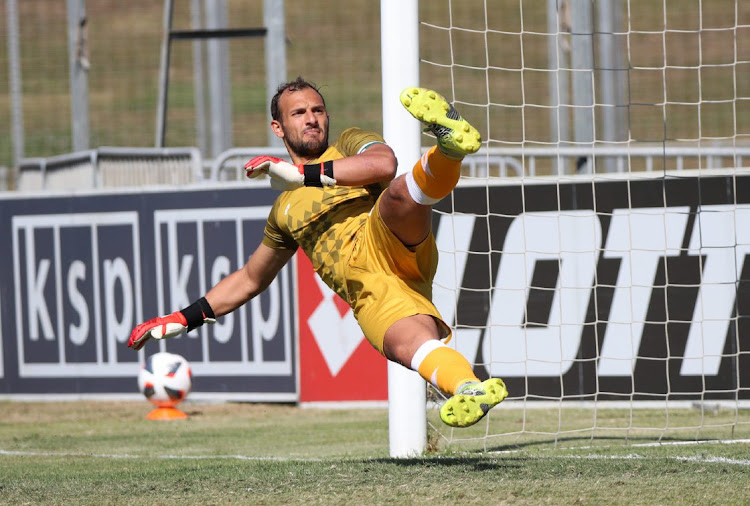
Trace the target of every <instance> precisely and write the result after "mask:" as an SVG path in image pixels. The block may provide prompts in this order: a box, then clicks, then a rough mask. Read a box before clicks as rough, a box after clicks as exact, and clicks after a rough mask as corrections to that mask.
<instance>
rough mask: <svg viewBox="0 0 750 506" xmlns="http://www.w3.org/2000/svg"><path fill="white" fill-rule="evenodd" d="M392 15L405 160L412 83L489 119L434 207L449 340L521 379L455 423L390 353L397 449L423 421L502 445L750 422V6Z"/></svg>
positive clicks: (423, 8) (483, 1)
mask: <svg viewBox="0 0 750 506" xmlns="http://www.w3.org/2000/svg"><path fill="white" fill-rule="evenodd" d="M381 23H382V31H381V35H382V47H381V52H382V69H383V111H384V113H383V114H384V116H383V120H384V121H383V122H384V125H383V129H384V134H385V137H386V139H388V141H389V143H391V144H392V145H393V147H394V149H395V151H396V154H397V156H398V157H399V159H400V160H412V159H415V158H416V156H418V153H419V150H420V141H419V139H418V137H416V136H415V135H418V134H415V130H416V129H417V128H418V126H416V125H415V124H414V123H415V122H414V121H409V119H410V118H409V117H408V116H406V115H405V114H403V111H401V106H400V104H399V103H398V100H395V99H394V97H397V96H398V94H399V92H400V90H401V89H402V88H404V87H406V86H412V85H418V84H419V81H420V78H421V85H422V86H427V87H430V88H433V89H437V90H438V91H440V92H441V93H443V94H444V95H445V96H446V97H447V98H448V99H449V100H450V101H452V102H454V103H455V104H456V105H457V107H458V108H459V110H460V111H461V113H462V114H463V115H464V117H466V118H467V119H469V120H470V121H471V122H472V123H474V124H475V125H476V126H477V127H478V128H479V130H480V131H481V132H482V135H483V139H484V141H485V142H484V144H483V149H482V150H481V151H480V153H479V154H478V155H477V156H475V157H472V159H471V160H470V163H469V161H467V162H466V163H465V164H464V168H463V175H464V177H463V178H462V180H461V182H460V184H459V187H458V188H457V190H456V191H455V192H454V193H453V195H452V196H451V197H449V198H446V199H445V200H444V201H443V202H441V203H440V204H439V205H437V206H436V208H435V219H434V224H435V229H436V239H437V243H438V249H439V250H440V255H441V257H440V264H439V267H438V274H437V277H436V280H435V285H434V297H435V303H436V305H437V306H438V308H439V309H440V310H441V313H442V314H443V316H444V318H445V319H446V321H447V323H448V324H450V325H451V326H452V328H453V330H454V338H453V341H452V345H453V346H455V347H456V348H457V349H458V350H459V351H461V352H462V353H463V354H464V355H465V356H467V358H468V359H469V360H470V361H471V362H472V363H473V365H474V366H475V371H476V372H477V374H478V376H480V378H483V377H487V376H500V377H503V378H504V379H505V380H506V383H507V384H508V387H509V392H510V397H509V399H508V400H507V401H506V402H505V403H504V404H503V405H501V406H500V407H498V408H497V409H495V410H493V411H491V412H490V415H489V416H488V417H486V419H485V420H483V421H482V422H481V423H480V424H478V425H479V426H478V427H474V428H471V429H464V430H448V429H447V428H446V427H445V426H442V425H441V424H440V423H439V419H438V418H437V417H436V414H435V413H434V412H433V411H434V410H431V409H428V410H427V411H428V412H427V416H426V417H425V415H424V414H423V413H421V414H419V415H417V414H415V412H414V411H413V408H414V405H420V406H419V407H420V408H421V398H420V397H419V395H420V392H424V391H425V389H426V388H425V383H424V382H423V381H421V380H420V379H419V378H418V377H416V375H415V374H411V373H407V372H404V371H403V370H402V368H401V369H398V368H396V367H391V368H389V402H390V414H389V420H390V438H391V445H390V450H391V455H392V456H395V457H404V456H412V455H415V454H419V453H421V452H423V451H424V450H425V449H426V448H427V436H426V434H425V429H424V427H425V424H426V423H427V424H428V425H429V426H430V427H431V429H430V430H431V431H432V433H431V435H430V437H431V438H432V437H433V436H435V439H434V440H437V441H438V442H443V443H446V444H448V445H453V444H455V445H456V447H459V448H479V449H483V450H486V451H487V450H490V451H491V450H493V449H498V448H502V447H503V446H502V445H504V444H505V443H507V442H508V441H510V442H512V444H518V443H519V442H522V441H530V440H534V438H544V439H547V440H549V439H553V440H554V441H560V440H562V439H565V440H568V441H571V440H577V439H583V440H592V439H595V438H610V439H611V438H615V439H621V440H624V441H633V440H636V439H641V438H644V439H647V440H648V439H657V440H662V439H664V438H669V437H674V438H678V439H679V438H682V439H685V438H704V439H706V438H725V437H730V438H731V437H734V438H737V437H743V436H745V437H746V434H747V433H748V430H750V416H748V414H747V413H746V412H745V411H743V409H744V408H746V407H747V406H748V403H749V402H750V401H748V400H749V399H750V376H749V374H748V370H750V345H748V343H747V339H741V336H743V335H745V334H747V333H748V332H750V329H749V328H748V326H747V320H748V315H750V297H749V296H748V286H750V261H748V259H749V258H750V232H748V230H750V170H748V169H747V168H744V167H748V166H750V165H749V164H748V156H749V155H750V120H749V119H748V118H750V87H748V85H747V83H748V82H750V7H748V6H746V5H744V4H743V2H741V1H740V0H694V1H693V0H690V1H685V2H675V1H671V0H663V1H656V2H654V1H650V0H649V1H645V0H600V1H593V0H548V1H547V2H521V1H519V0H494V1H488V0H471V1H458V0H434V1H430V2H422V3H421V4H420V3H419V2H418V0H398V1H396V0H382V1H381ZM424 144H425V145H426V144H428V142H427V141H426V140H425V141H424ZM482 155H484V156H485V157H486V158H485V163H482V162H481V160H482V158H481V157H482ZM477 157H479V161H477ZM405 165H408V163H406V164H402V167H401V169H402V170H406V169H408V168H409V167H406V166H405ZM509 169H510V170H509ZM432 404H433V403H429V404H428V405H432ZM539 407H544V408H546V412H545V414H543V415H541V414H538V413H539V410H537V409H536V408H539ZM643 407H648V408H651V409H647V410H641V409H640V408H643ZM623 408H624V409H623ZM615 413H616V414H615ZM425 419H427V422H425ZM434 440H433V441H434Z"/></svg>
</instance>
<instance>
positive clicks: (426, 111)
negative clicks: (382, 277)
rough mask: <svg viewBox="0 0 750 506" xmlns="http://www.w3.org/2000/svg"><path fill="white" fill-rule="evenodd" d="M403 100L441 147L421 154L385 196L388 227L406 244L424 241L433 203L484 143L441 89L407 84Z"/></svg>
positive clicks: (383, 213)
mask: <svg viewBox="0 0 750 506" xmlns="http://www.w3.org/2000/svg"><path fill="white" fill-rule="evenodd" d="M401 103H402V104H403V106H404V107H405V108H406V110H407V111H409V113H410V114H411V115H412V116H414V117H415V118H416V119H418V120H419V121H421V122H422V123H423V124H424V125H425V127H426V129H427V130H429V131H431V132H432V133H433V134H435V137H436V139H437V146H435V147H433V148H432V149H430V150H429V151H428V152H427V153H425V154H424V155H423V156H421V157H420V159H419V160H418V161H417V163H416V164H415V165H414V167H413V169H412V170H411V171H410V172H408V173H406V174H404V175H402V176H400V177H398V178H397V179H396V180H394V181H393V182H392V183H391V184H390V185H389V186H388V189H387V190H386V192H385V194H384V195H383V198H381V199H380V214H381V216H382V218H383V221H384V222H385V224H386V226H387V227H388V228H389V229H390V230H391V232H393V234H394V235H395V236H396V237H398V238H399V239H400V240H401V242H403V243H404V244H406V245H407V246H414V245H416V244H419V243H420V242H422V241H423V240H424V239H425V237H427V235H428V234H429V232H430V227H431V221H430V220H431V213H432V205H433V204H435V203H437V202H439V201H440V200H441V199H443V198H444V197H446V196H447V195H449V194H450V193H451V192H452V191H453V188H455V186H456V184H457V183H458V179H459V177H460V174H461V160H462V159H463V157H464V156H465V155H467V154H470V153H475V152H476V151H477V150H478V149H479V147H480V145H481V136H480V134H479V132H478V131H477V130H476V128H474V127H473V126H471V125H470V124H469V122H468V121H466V120H464V119H463V118H461V115H460V114H459V113H458V111H457V110H456V109H455V108H454V107H453V106H452V105H450V104H449V103H448V102H447V101H446V100H445V99H444V98H443V97H442V96H440V95H439V94H438V93H436V92H434V91H431V90H427V89H424V88H407V89H405V90H404V91H403V92H402V93H401Z"/></svg>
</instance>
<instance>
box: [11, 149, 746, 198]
mask: <svg viewBox="0 0 750 506" xmlns="http://www.w3.org/2000/svg"><path fill="white" fill-rule="evenodd" d="M258 155H271V156H278V157H280V158H288V154H287V152H286V150H285V149H284V148H279V147H253V148H234V149H230V150H227V151H224V152H223V153H221V154H220V155H219V156H217V157H216V158H215V159H214V160H205V161H204V160H202V158H201V155H200V151H199V150H198V149H197V148H194V147H188V148H111V147H102V148H99V149H95V150H89V151H80V152H76V153H70V154H66V155H61V156H54V157H50V158H26V159H23V160H21V163H20V165H19V167H18V173H17V178H16V182H15V187H16V189H18V190H44V189H59V190H66V189H69V190H79V189H85V188H101V187H118V186H144V185H160V184H165V185H180V184H188V183H192V182H200V181H206V180H208V181H243V182H245V183H248V184H254V185H267V184H268V182H267V180H266V178H260V179H258V180H248V179H246V178H245V171H244V166H245V163H246V162H247V160H249V159H250V158H253V157H255V156H258ZM746 160H750V146H747V147H746V146H741V147H738V146H710V147H677V146H633V147H627V146H606V147H601V146H588V147H568V146H555V147H531V148H529V147H510V148H485V149H483V150H482V151H480V152H479V153H477V154H474V155H470V156H467V157H466V158H465V159H464V163H463V174H464V175H465V176H469V177H475V178H494V177H498V178H506V177H508V178H517V177H537V176H561V175H569V174H591V173H596V174H603V173H629V172H655V171H662V170H670V171H671V170H677V171H680V170H686V169H707V170H711V169H720V168H739V167H742V166H743V163H744V162H745V161H746Z"/></svg>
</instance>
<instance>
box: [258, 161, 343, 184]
mask: <svg viewBox="0 0 750 506" xmlns="http://www.w3.org/2000/svg"><path fill="white" fill-rule="evenodd" d="M245 172H246V175H247V177H249V178H250V179H254V178H256V177H258V176H261V175H263V174H268V175H269V176H270V177H271V188H273V189H274V190H281V191H289V190H296V189H297V188H300V187H302V186H316V187H319V188H322V187H324V186H335V185H336V180H335V179H334V178H333V162H332V161H327V162H322V163H314V164H309V165H302V164H300V165H292V164H291V163H289V162H286V161H284V160H282V159H281V158H276V157H275V156H256V157H255V158H253V159H252V160H250V161H249V162H247V163H246V164H245Z"/></svg>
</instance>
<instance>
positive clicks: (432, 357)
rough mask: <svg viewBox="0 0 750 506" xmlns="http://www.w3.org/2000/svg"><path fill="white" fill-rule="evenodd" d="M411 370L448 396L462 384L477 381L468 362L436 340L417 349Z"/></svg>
mask: <svg viewBox="0 0 750 506" xmlns="http://www.w3.org/2000/svg"><path fill="white" fill-rule="evenodd" d="M411 368H412V369H413V370H415V371H417V372H419V375H420V376H422V377H423V378H424V379H425V380H427V381H429V382H430V383H432V384H433V385H434V386H435V387H437V388H438V389H439V390H440V391H441V392H443V393H445V394H448V395H454V394H455V393H456V390H457V389H458V387H460V386H461V385H463V384H464V383H467V382H469V381H479V378H477V377H476V375H475V374H474V371H473V370H472V368H471V365H470V364H469V361H468V360H466V358H464V356H463V355H461V354H460V353H459V352H457V351H456V350H454V349H453V348H449V347H448V346H446V345H445V344H443V343H442V342H441V341H438V340H437V339H433V340H430V341H427V342H426V343H424V344H423V345H422V346H420V347H419V349H417V352H416V353H415V354H414V357H413V358H412V360H411Z"/></svg>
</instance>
